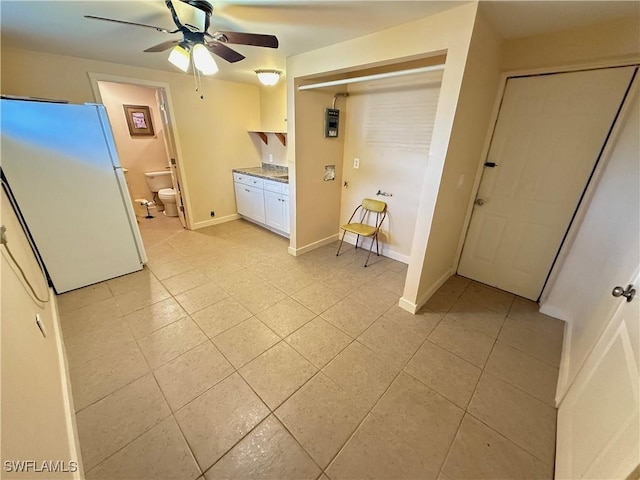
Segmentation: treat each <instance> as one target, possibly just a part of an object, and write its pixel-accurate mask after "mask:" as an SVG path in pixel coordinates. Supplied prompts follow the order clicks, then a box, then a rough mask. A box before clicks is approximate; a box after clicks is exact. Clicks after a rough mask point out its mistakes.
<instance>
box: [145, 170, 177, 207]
mask: <svg viewBox="0 0 640 480" xmlns="http://www.w3.org/2000/svg"><path fill="white" fill-rule="evenodd" d="M144 179H145V180H146V181H147V185H148V187H149V190H151V192H152V193H153V196H154V197H155V198H154V201H155V202H156V205H157V210H158V211H162V208H163V206H164V214H165V215H166V216H167V217H177V216H178V206H177V198H176V191H175V190H174V189H173V188H172V187H173V182H172V180H171V172H169V171H160V172H146V173H145V174H144Z"/></svg>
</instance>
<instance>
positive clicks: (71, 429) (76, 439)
mask: <svg viewBox="0 0 640 480" xmlns="http://www.w3.org/2000/svg"><path fill="white" fill-rule="evenodd" d="M49 295H50V298H52V299H54V301H53V302H51V305H52V307H51V315H52V317H53V318H52V324H53V330H54V332H53V335H54V338H55V342H56V349H57V351H58V368H59V369H60V377H61V380H62V382H61V387H62V397H63V402H64V405H65V412H64V414H65V422H66V424H67V434H68V442H69V452H70V455H71V458H70V460H74V461H76V462H77V463H78V470H77V471H76V472H74V473H73V474H72V476H71V478H74V479H82V478H84V464H83V462H82V455H81V452H80V435H79V434H78V426H77V424H76V415H75V412H76V408H75V404H74V402H73V394H72V389H71V375H70V374H69V363H68V361H67V351H66V348H65V345H64V340H63V337H62V328H61V326H60V314H59V312H58V302H57V300H55V298H56V294H55V292H54V290H53V288H49Z"/></svg>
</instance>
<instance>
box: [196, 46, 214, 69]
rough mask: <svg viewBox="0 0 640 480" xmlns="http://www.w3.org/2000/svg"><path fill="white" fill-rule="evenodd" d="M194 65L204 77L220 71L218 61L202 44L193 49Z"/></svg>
mask: <svg viewBox="0 0 640 480" xmlns="http://www.w3.org/2000/svg"><path fill="white" fill-rule="evenodd" d="M193 64H194V65H195V67H196V68H197V69H198V70H199V71H200V72H201V73H202V74H203V75H213V74H214V73H216V72H217V71H218V65H217V64H216V61H215V60H214V59H213V57H212V56H211V53H209V50H208V49H207V47H205V46H204V45H203V44H201V43H197V44H196V45H195V46H194V47H193Z"/></svg>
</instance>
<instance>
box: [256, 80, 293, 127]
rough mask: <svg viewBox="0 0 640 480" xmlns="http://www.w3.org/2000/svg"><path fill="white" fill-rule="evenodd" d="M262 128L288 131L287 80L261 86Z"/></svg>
mask: <svg viewBox="0 0 640 480" xmlns="http://www.w3.org/2000/svg"><path fill="white" fill-rule="evenodd" d="M260 128H261V129H262V130H264V131H267V132H286V131H287V82H286V80H285V79H284V78H281V79H280V81H279V82H278V83H277V84H276V85H274V86H273V87H265V86H260Z"/></svg>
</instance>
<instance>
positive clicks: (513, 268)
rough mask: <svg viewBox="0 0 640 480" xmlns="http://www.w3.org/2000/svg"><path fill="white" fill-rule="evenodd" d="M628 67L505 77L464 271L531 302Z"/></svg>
mask: <svg viewBox="0 0 640 480" xmlns="http://www.w3.org/2000/svg"><path fill="white" fill-rule="evenodd" d="M633 71H634V67H625V68H609V69H601V70H590V71H581V72H570V73H559V74H552V75H539V76H530V77H520V78H510V79H509V80H508V81H507V85H506V88H505V92H504V96H503V99H502V105H501V107H500V113H499V115H498V120H497V122H496V126H495V129H494V133H493V138H492V141H491V147H490V149H489V154H488V157H487V162H488V163H495V165H496V166H495V167H485V169H484V173H483V177H482V181H481V182H480V187H479V191H478V195H477V200H476V202H477V203H476V206H475V208H474V212H473V215H472V218H471V222H470V225H469V231H468V233H467V238H466V240H465V244H464V249H463V252H462V257H461V259H460V265H459V268H458V273H459V274H460V275H463V276H465V277H468V278H472V279H474V280H477V281H480V282H482V283H485V284H488V285H492V286H495V287H498V288H501V289H503V290H506V291H509V292H512V293H515V294H517V295H520V296H522V297H525V298H529V299H531V300H537V298H538V296H539V295H540V292H541V290H542V287H543V285H544V281H545V279H546V277H547V274H548V273H549V270H550V268H551V265H552V263H553V260H554V258H555V256H556V253H557V252H558V249H559V248H560V245H561V242H562V239H563V237H564V234H565V232H566V230H567V228H568V226H569V223H570V221H571V218H572V216H573V213H574V212H575V209H576V207H577V205H578V202H579V200H580V196H581V194H582V192H583V190H584V188H585V185H586V184H587V181H588V179H589V176H590V174H591V172H592V170H593V167H594V164H595V162H596V160H597V159H598V156H599V154H600V151H601V149H602V146H603V145H604V143H605V140H606V137H607V134H608V133H609V130H610V128H611V125H612V122H613V120H614V117H615V115H616V113H617V111H618V109H619V108H620V105H621V102H622V100H623V98H624V95H625V92H626V90H627V88H628V86H629V83H630V81H631V78H632V75H633Z"/></svg>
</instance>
